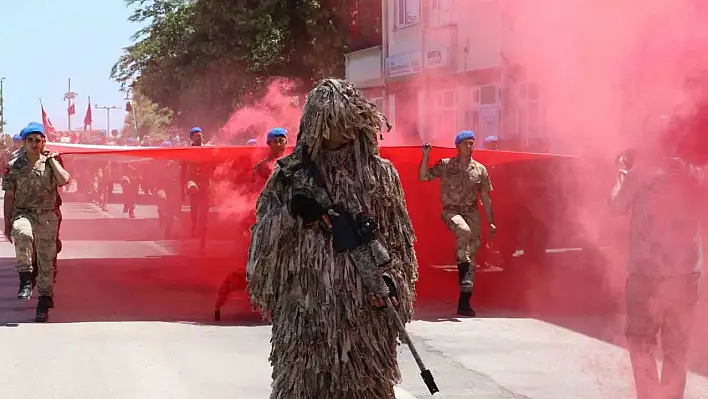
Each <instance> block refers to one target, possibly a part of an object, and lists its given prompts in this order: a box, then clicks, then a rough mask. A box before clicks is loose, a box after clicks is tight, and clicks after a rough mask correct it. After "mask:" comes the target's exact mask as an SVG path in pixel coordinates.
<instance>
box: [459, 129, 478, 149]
mask: <svg viewBox="0 0 708 399" xmlns="http://www.w3.org/2000/svg"><path fill="white" fill-rule="evenodd" d="M474 139H475V137H474V132H473V131H471V130H463V131H461V132H460V133H459V134H458V135H457V136H455V147H457V146H458V145H460V143H461V142H463V141H465V140H474Z"/></svg>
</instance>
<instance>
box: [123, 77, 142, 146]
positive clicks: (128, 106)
mask: <svg viewBox="0 0 708 399" xmlns="http://www.w3.org/2000/svg"><path fill="white" fill-rule="evenodd" d="M131 94H132V90H131V89H128V91H126V92H125V110H126V111H127V112H128V114H129V116H131V115H132V117H133V128H134V130H135V138H136V139H139V138H140V132H139V131H138V115H137V113H136V112H135V104H133V98H132V96H131Z"/></svg>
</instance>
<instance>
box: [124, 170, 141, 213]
mask: <svg viewBox="0 0 708 399" xmlns="http://www.w3.org/2000/svg"><path fill="white" fill-rule="evenodd" d="M120 186H121V189H122V190H123V209H124V211H131V210H132V211H134V210H135V202H136V201H137V200H138V192H139V191H140V184H139V183H138V182H137V180H136V179H135V178H131V177H130V176H123V177H122V178H121V180H120Z"/></svg>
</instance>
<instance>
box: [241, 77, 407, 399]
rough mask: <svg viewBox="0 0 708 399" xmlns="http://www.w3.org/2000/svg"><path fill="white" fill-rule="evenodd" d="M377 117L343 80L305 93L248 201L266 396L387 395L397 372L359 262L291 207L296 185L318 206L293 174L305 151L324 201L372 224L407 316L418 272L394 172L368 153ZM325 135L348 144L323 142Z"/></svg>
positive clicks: (311, 188)
mask: <svg viewBox="0 0 708 399" xmlns="http://www.w3.org/2000/svg"><path fill="white" fill-rule="evenodd" d="M384 124H387V125H388V122H387V121H386V119H385V117H384V116H383V115H382V114H381V113H380V112H378V111H377V110H376V108H375V106H374V104H372V103H370V102H369V101H368V100H367V99H366V98H365V97H364V95H363V94H362V93H361V92H360V91H359V90H358V89H356V88H355V87H354V86H352V85H351V84H350V83H348V82H346V81H342V80H334V79H327V80H323V81H321V82H319V84H318V85H317V87H315V88H314V89H313V90H312V91H311V92H310V93H309V95H308V97H307V101H306V103H305V106H304V109H303V113H302V119H301V121H300V129H299V133H298V137H297V144H296V147H295V150H294V151H293V154H292V155H289V156H287V157H285V158H283V159H281V160H280V161H278V165H277V167H276V169H275V170H274V172H273V174H272V175H271V177H270V178H269V179H268V181H267V183H266V186H265V188H264V189H263V191H262V192H261V194H260V196H259V198H258V201H257V204H256V208H257V209H256V218H257V219H256V224H255V225H254V226H253V227H252V228H251V245H250V248H249V259H248V267H247V279H248V291H249V294H250V297H251V301H252V303H253V305H254V306H255V307H257V308H259V309H260V311H261V314H262V315H263V316H264V317H265V316H267V315H270V318H271V321H272V341H271V342H272V350H271V354H270V361H271V363H272V365H273V374H272V377H273V385H272V386H273V391H272V393H271V396H270V397H271V399H285V398H288V399H298V398H302V399H312V398H318V399H389V398H390V399H393V398H394V397H395V396H394V390H393V387H394V384H395V383H397V382H398V381H399V380H400V378H401V376H400V371H399V368H398V362H397V359H396V348H397V343H398V341H397V340H398V330H397V328H396V325H395V324H394V322H393V321H392V319H391V317H390V315H389V314H388V313H387V312H386V311H385V310H380V309H376V308H374V307H373V306H372V305H371V304H370V303H369V301H368V293H367V292H365V290H364V288H363V286H362V279H361V276H360V275H359V274H358V272H357V267H356V266H355V265H354V264H353V263H352V261H351V257H349V256H347V254H341V253H339V254H338V253H336V252H334V250H333V246H332V238H331V236H330V235H329V234H328V233H327V232H326V230H325V229H324V228H323V227H322V226H323V224H322V223H321V222H320V223H316V224H315V225H314V226H313V225H309V224H308V225H306V224H305V223H304V221H303V220H302V218H300V217H293V215H292V213H291V211H290V209H289V204H290V200H291V199H292V197H293V195H294V194H293V193H294V192H297V193H303V192H307V193H310V194H311V195H312V197H314V198H316V199H317V200H318V201H321V203H325V202H328V200H327V199H326V198H323V197H327V194H326V193H325V192H323V190H322V189H320V188H319V187H318V186H317V185H316V183H315V181H314V180H313V179H312V177H311V176H310V175H309V174H308V173H307V172H306V170H305V169H303V162H307V159H308V157H309V159H311V160H312V162H313V163H314V164H315V165H316V166H317V168H319V170H320V172H321V174H322V175H323V176H324V180H325V181H326V183H327V186H328V187H329V191H330V194H331V196H332V197H333V202H336V203H339V204H341V205H343V206H344V208H345V209H346V210H348V212H349V213H351V214H353V215H356V214H358V213H360V212H365V213H366V214H367V215H368V216H369V217H371V218H373V219H374V220H375V221H376V222H377V223H378V225H379V230H378V232H377V238H378V239H379V240H380V241H381V242H382V243H383V245H384V246H385V247H386V249H388V251H389V253H390V257H391V260H392V261H391V263H389V264H388V265H386V266H385V267H384V269H383V270H382V272H383V273H384V274H386V275H387V276H390V277H391V278H392V280H393V281H394V282H395V284H396V286H397V294H398V295H397V298H398V302H399V307H398V311H399V314H400V317H401V318H402V319H403V321H404V322H408V321H410V320H411V318H412V315H413V301H414V299H415V282H416V281H417V279H418V264H417V260H416V256H415V251H414V249H413V242H414V239H415V237H414V232H413V226H412V224H411V220H410V218H409V216H408V212H407V210H406V203H405V200H404V194H403V189H402V187H401V182H400V179H399V177H398V173H397V171H396V170H395V168H394V167H393V165H392V164H391V163H390V162H389V161H387V160H385V159H382V158H380V157H379V155H378V143H377V137H376V135H377V134H378V133H379V132H380V130H381V128H382V126H383V125H384ZM332 132H339V133H340V134H342V135H344V136H345V137H346V138H347V139H349V140H351V142H350V143H349V144H347V145H346V146H344V147H343V148H340V149H338V150H327V149H325V148H324V147H323V146H322V143H323V140H325V139H328V138H330V134H332Z"/></svg>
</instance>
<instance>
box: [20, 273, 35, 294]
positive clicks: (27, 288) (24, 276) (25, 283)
mask: <svg viewBox="0 0 708 399" xmlns="http://www.w3.org/2000/svg"><path fill="white" fill-rule="evenodd" d="M32 280H33V279H32V272H21V273H20V289H19V290H18V291H17V299H24V300H27V299H30V298H31V297H32Z"/></svg>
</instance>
